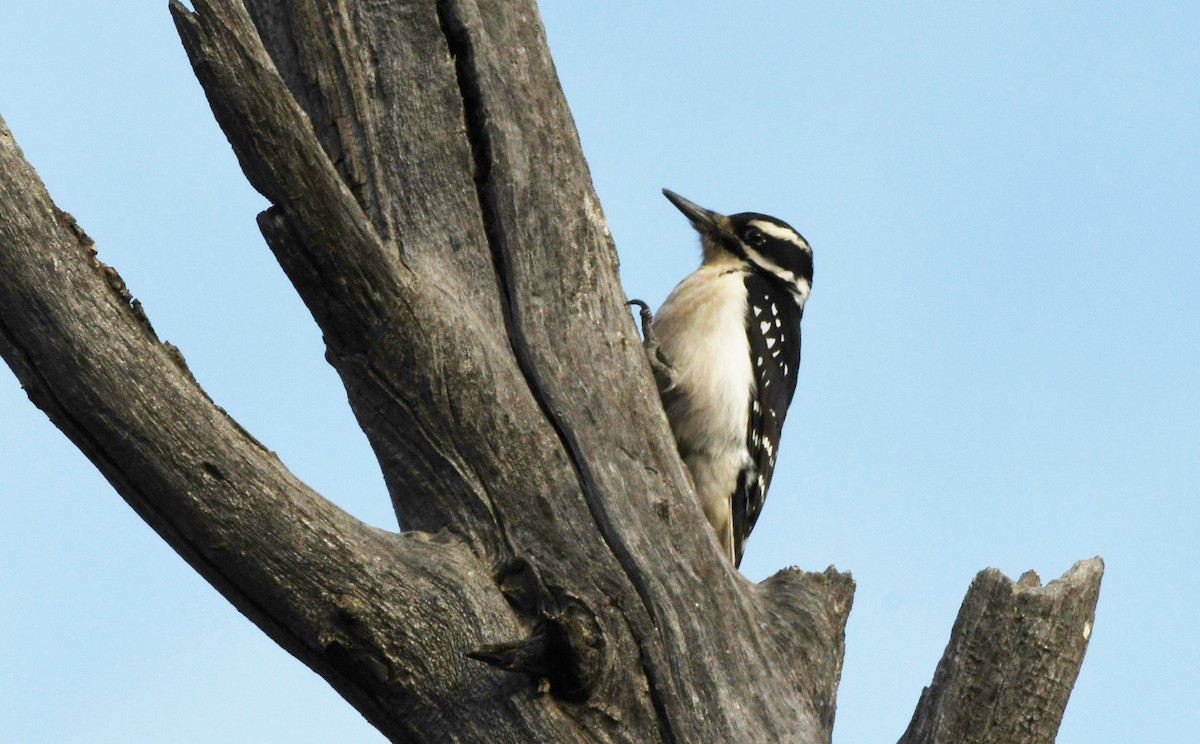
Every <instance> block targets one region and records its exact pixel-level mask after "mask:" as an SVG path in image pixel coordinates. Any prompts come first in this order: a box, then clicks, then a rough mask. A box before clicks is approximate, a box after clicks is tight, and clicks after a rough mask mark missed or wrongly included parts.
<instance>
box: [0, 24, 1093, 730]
mask: <svg viewBox="0 0 1200 744" xmlns="http://www.w3.org/2000/svg"><path fill="white" fill-rule="evenodd" d="M171 12H172V13H173V14H174V17H175V20H176V24H177V26H178V30H179V33H180V36H181V37H182V39H183V43H184V46H185V47H186V49H187V53H188V55H189V57H190V58H191V61H192V64H193V67H194V69H195V72H196V75H197V77H198V78H199V80H200V82H201V84H202V85H203V87H204V90H205V92H206V93H207V95H208V99H209V101H210V103H211V105H212V109H213V112H214V114H215V115H216V117H217V119H218V121H219V122H220V125H221V126H222V128H223V129H224V130H225V133H226V135H227V136H228V138H229V141H230V142H231V144H232V145H233V148H234V150H235V151H236V154H237V157H238V159H239V161H240V163H241V166H242V169H243V170H244V171H245V174H246V177H247V178H248V179H249V180H250V182H251V183H252V184H253V186H254V187H255V188H256V189H257V190H258V191H260V192H261V193H262V194H263V195H265V196H266V197H267V198H268V199H269V200H270V202H271V204H272V205H273V206H271V208H269V209H268V210H266V211H265V212H263V213H262V214H261V215H259V218H258V222H259V226H260V228H261V230H262V233H263V236H264V237H265V238H266V242H267V245H268V246H269V247H270V249H271V250H272V251H273V252H274V254H275V256H276V258H277V259H278V260H279V263H280V264H281V265H282V267H283V269H284V271H285V272H286V273H287V275H288V277H289V278H290V280H291V281H292V283H293V284H294V285H295V288H296V291H297V292H299V294H300V296H301V298H302V299H303V301H304V302H305V304H306V305H307V306H308V308H309V310H310V311H311V312H312V315H313V317H314V318H315V319H316V321H317V323H318V324H319V326H320V328H321V330H322V332H323V334H324V339H325V343H326V346H327V357H328V360H329V362H330V363H331V364H332V365H333V366H334V367H335V368H336V370H337V372H338V373H339V375H340V376H341V378H342V380H343V382H344V383H345V387H346V392H347V394H348V397H349V401H350V404H351V406H352V407H353V410H354V413H355V415H356V416H357V418H358V421H359V423H360V424H361V426H362V428H363V430H364V431H365V432H366V434H367V436H368V438H369V440H370V442H371V445H372V447H373V449H374V451H375V454H376V456H377V457H378V460H379V464H380V467H381V468H382V470H383V474H384V477H385V480H386V483H387V487H388V490H389V493H390V495H391V499H392V501H393V503H394V505H395V511H396V514H397V517H398V519H399V521H400V523H401V524H402V525H403V526H404V527H405V529H406V531H405V532H401V533H391V532H385V531H381V530H378V529H375V528H372V527H369V526H366V525H363V524H361V523H359V522H357V521H356V520H355V519H353V518H351V517H350V516H348V515H346V514H345V513H343V512H342V511H340V510H339V509H337V508H336V507H335V506H333V505H332V504H330V503H329V502H327V501H326V500H324V499H323V498H321V497H320V496H319V495H318V494H316V493H314V492H313V491H312V490H311V489H310V488H308V487H307V486H305V484H304V483H302V482H300V481H299V480H298V479H297V478H296V477H295V476H293V475H292V474H291V473H290V472H288V471H287V470H286V469H285V468H284V467H283V466H282V465H281V464H280V462H279V460H278V459H277V458H276V457H275V456H274V454H273V453H272V452H271V451H270V450H269V449H268V448H266V447H264V446H263V445H262V444H260V443H259V442H258V441H257V440H255V439H254V437H253V436H252V435H251V434H250V433H248V432H247V431H245V430H244V429H243V428H242V427H240V426H239V425H238V424H237V423H236V422H235V421H233V420H232V419H231V418H230V417H229V416H228V415H226V413H225V412H224V411H223V410H222V409H221V408H220V407H219V406H218V405H217V404H216V403H215V402H214V401H212V400H211V399H210V398H209V397H208V396H207V395H206V394H205V393H204V391H203V390H201V389H200V387H199V386H198V385H197V384H196V383H195V381H194V380H193V378H192V376H191V375H190V374H189V372H188V368H187V365H186V364H185V363H184V359H183V356H182V355H181V354H180V352H179V350H178V349H176V348H174V347H172V346H170V345H169V344H164V343H161V342H160V341H159V339H158V337H157V336H156V335H155V333H154V330H153V328H152V327H151V324H150V321H149V319H148V318H147V317H146V314H145V313H144V312H143V311H142V308H141V306H140V304H139V303H138V302H137V300H135V299H133V298H132V296H131V294H130V291H129V290H128V289H127V288H126V287H125V285H124V283H123V282H122V281H121V279H120V277H119V276H118V275H117V272H116V271H115V270H114V269H112V268H111V267H108V266H106V265H104V264H103V263H101V262H100V261H99V259H98V258H97V254H96V248H95V246H94V244H93V243H92V241H91V240H89V239H88V237H87V235H86V234H85V233H84V232H83V230H82V229H81V228H80V227H79V226H78V225H77V224H76V223H75V221H74V220H73V219H72V218H71V216H70V215H68V214H66V213H65V212H63V211H61V210H59V209H58V208H57V207H56V206H55V205H54V204H53V202H52V201H51V200H50V197H49V195H48V194H47V193H46V191H45V189H44V187H43V186H42V184H41V183H40V181H39V180H38V179H37V176H36V174H35V173H34V171H33V169H32V168H31V167H30V166H29V165H28V164H27V163H26V162H25V161H24V159H23V157H22V155H21V152H20V150H19V149H18V148H17V146H16V144H15V143H14V142H13V139H12V136H11V134H10V132H9V131H8V130H7V128H6V127H3V126H2V125H0V171H2V174H3V178H2V179H0V267H2V270H0V353H2V354H3V356H4V359H5V360H6V361H7V362H8V364H9V365H10V366H11V367H12V369H13V370H14V371H15V373H16V374H17V376H18V378H19V379H20V381H21V383H22V384H23V385H24V387H25V389H26V391H27V392H28V394H29V397H30V399H31V400H32V401H33V402H34V403H35V404H36V405H37V406H39V407H40V408H41V409H42V410H43V411H45V412H46V413H47V414H48V415H49V417H50V418H51V420H52V421H53V422H54V423H55V424H56V425H57V426H58V427H59V428H60V429H62V430H63V432H65V433H66V435H67V436H68V437H70V438H71V440H72V441H73V442H74V443H75V444H76V445H77V446H78V447H79V448H80V449H81V450H82V451H83V452H84V453H85V454H86V455H87V457H88V458H90V459H91V461H92V462H93V463H94V464H95V465H96V467H97V468H99V469H100V470H101V471H102V472H103V473H104V475H105V476H106V477H107V479H108V480H109V482H111V483H112V485H113V486H114V488H115V489H116V490H117V492H119V493H120V494H121V496H122V497H124V498H125V499H126V500H127V501H128V502H129V503H130V504H131V505H132V506H133V508H134V509H135V510H137V512H138V513H139V514H140V515H141V516H142V518H143V519H145V521H146V522H147V523H148V524H149V525H150V526H151V527H153V528H154V529H155V530H156V531H157V532H158V533H159V535H161V536H162V538H163V539H164V540H166V541H167V542H168V543H170V545H171V546H172V547H173V548H174V549H175V550H177V551H178V552H179V553H180V554H181V555H182V556H183V557H184V558H185V559H186V560H187V561H188V562H189V563H190V564H191V566H192V567H193V568H195V569H196V570H197V571H198V572H200V573H201V574H202V575H203V576H204V577H205V578H206V579H207V580H208V581H209V582H210V583H212V585H213V586H214V587H216V588H217V590H218V591H220V592H221V593H222V594H223V595H224V596H225V597H226V598H227V599H228V600H229V601H230V602H232V603H233V604H234V605H236V606H237V607H238V609H240V610H241V611H242V612H243V613H245V615H246V616H247V617H249V618H250V619H251V620H252V621H253V622H255V623H256V624H257V625H258V626H259V627H260V628H262V630H263V631H264V632H266V633H267V634H268V635H270V637H271V638H273V639H274V640H275V641H276V642H277V643H279V645H280V646H282V647H283V648H285V649H287V651H288V652H290V653H291V654H293V655H295V656H296V657H298V658H299V659H301V660H302V661H303V662H304V663H305V664H307V665H308V666H309V667H311V668H312V669H313V670H314V671H315V672H317V673H318V674H320V675H321V676H322V677H324V678H325V679H326V680H328V682H329V683H330V684H331V685H332V686H333V687H334V688H336V689H337V690H338V692H340V693H341V694H342V695H343V696H344V697H345V698H346V700H347V701H349V702H350V704H351V705H353V706H355V707H356V708H357V709H358V710H359V711H361V712H362V714H363V715H365V716H366V717H367V718H368V719H369V720H370V721H371V723H372V724H374V725H375V726H376V727H378V728H379V730H380V731H382V732H383V733H384V734H385V735H386V736H388V737H390V738H391V739H393V740H396V741H414V742H420V741H428V742H449V741H461V742H533V741H542V742H572V741H578V742H585V741H587V742H597V741H604V742H615V741H624V742H647V741H661V742H719V741H764V742H766V741H795V742H821V741H828V740H829V738H830V731H831V728H832V725H833V717H834V700H835V693H836V690H837V685H838V680H839V676H840V673H841V666H842V650H843V646H842V642H843V627H844V625H845V622H846V617H847V614H848V613H849V611H850V604H851V597H852V594H853V589H854V584H853V582H852V580H851V579H850V576H849V575H848V574H843V573H839V572H837V571H835V570H833V569H832V568H831V569H829V570H826V571H823V572H818V573H809V572H805V571H801V570H798V569H786V570H783V571H781V572H780V573H778V574H776V575H775V576H773V577H771V578H770V579H767V580H766V581H764V582H762V583H760V584H752V583H750V582H748V581H746V580H745V579H744V578H743V577H742V576H741V575H739V574H738V573H737V572H736V571H735V570H733V569H732V568H731V567H730V566H729V565H728V564H727V563H726V562H725V561H723V560H722V558H721V556H720V553H719V551H718V550H717V548H716V546H715V543H714V540H713V538H712V537H711V535H710V532H709V530H708V528H707V526H706V523H705V522H704V519H703V517H702V515H701V512H700V509H699V508H698V505H697V504H696V503H695V499H694V497H693V496H692V495H691V493H690V490H689V486H688V480H687V477H686V476H685V474H684V470H683V467H682V465H681V464H680V460H679V457H678V456H677V453H676V452H675V449H674V447H673V443H672V439H671V435H670V432H669V431H668V428H667V424H666V421H665V418H664V416H663V413H662V410H661V408H660V405H659V402H658V399H657V396H656V392H655V388H654V384H653V381H652V378H651V375H650V372H649V369H648V367H647V365H646V361H645V359H644V358H643V356H642V352H641V349H640V346H639V343H638V337H637V335H636V331H635V329H634V326H633V323H632V320H631V318H630V316H629V314H628V312H627V311H626V309H625V307H624V302H625V299H626V298H625V296H624V294H623V292H622V291H621V287H620V284H619V283H618V280H617V257H616V252H615V250H614V246H613V244H612V241H611V239H610V237H609V233H608V230H607V228H606V225H605V220H604V216H603V214H602V212H601V209H600V205H599V203H598V202H597V199H596V196H595V194H594V193H593V191H592V187H591V183H590V179H589V175H588V171H587V166H586V164H585V161H584V157H583V153H582V152H581V150H580V146H579V142H578V139H577V137H576V133H575V130H574V127H573V124H572V121H571V117H570V114H569V112H568V110H567V106H566V103H565V101H564V99H563V96H562V93H561V91H560V88H559V85H558V81H557V78H556V76H555V73H554V67H553V64H552V63H551V59H550V56H549V53H548V51H547V47H546V43H545V39H544V38H543V32H542V28H541V23H540V19H539V16H538V12H537V8H536V6H535V3H534V2H533V0H436V1H435V0H371V1H370V2H368V1H367V0H338V1H336V2H335V1H333V0H196V1H195V10H194V11H191V10H188V9H187V8H185V7H184V6H183V5H181V4H179V3H178V2H175V3H173V4H172V6H171ZM1101 570H1102V569H1101V564H1100V562H1099V561H1098V560H1092V561H1089V562H1084V563H1081V564H1079V565H1077V566H1076V567H1075V568H1074V569H1072V570H1071V571H1070V572H1069V573H1068V574H1067V575H1066V576H1065V577H1064V578H1063V579H1061V580H1060V581H1057V582H1053V583H1051V584H1050V585H1049V586H1047V587H1045V588H1040V587H1039V586H1038V582H1037V581H1036V578H1035V579H1033V580H1028V579H1023V580H1022V581H1020V582H1018V583H1016V584H1014V583H1012V582H1011V581H1009V580H1008V579H1006V578H1004V577H1003V576H1001V575H999V574H998V573H996V572H992V571H985V572H983V573H981V574H980V575H979V578H978V579H976V581H975V583H974V584H973V585H972V588H971V590H970V592H969V594H968V596H967V599H966V601H965V603H964V605H963V610H962V612H961V614H960V616H959V619H958V622H957V623H956V624H955V626H954V631H953V634H952V637H951V641H950V646H949V647H948V649H947V651H946V655H945V657H944V658H943V659H942V662H941V664H939V665H938V668H937V671H936V673H935V675H934V679H933V683H932V685H931V686H930V687H929V688H927V689H926V691H925V692H924V694H923V695H922V696H921V699H920V703H919V706H918V709H917V712H916V715H915V716H914V718H913V722H912V725H911V726H910V728H909V731H908V732H907V733H906V734H905V735H904V738H903V741H905V742H934V741H944V742H962V741H992V742H1025V741H1049V740H1051V739H1053V736H1054V732H1055V731H1056V729H1057V726H1058V722H1059V720H1060V717H1061V715H1062V712H1063V708H1064V706H1065V705H1066V700H1067V697H1068V695H1069V693H1070V689H1071V686H1072V685H1073V683H1074V679H1075V676H1076V674H1077V673H1078V669H1079V665H1080V663H1081V662H1082V658H1083V654H1084V650H1085V648H1086V645H1087V638H1088V635H1089V630H1090V623H1091V620H1092V616H1093V612H1094V607H1095V602H1096V597H1097V592H1098V589H1099V581H1100V575H1101Z"/></svg>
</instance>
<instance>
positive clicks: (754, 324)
mask: <svg viewBox="0 0 1200 744" xmlns="http://www.w3.org/2000/svg"><path fill="white" fill-rule="evenodd" d="M746 290H747V296H748V298H749V301H748V303H747V307H746V331H747V335H748V336H749V338H750V367H751V369H752V370H753V372H754V382H755V391H754V395H753V396H752V397H751V404H750V417H749V426H748V429H747V432H746V446H747V449H748V450H749V453H750V460H751V463H752V466H751V467H750V468H747V469H744V470H743V471H742V472H741V474H740V475H739V477H738V486H737V490H736V491H735V492H734V494H733V546H734V556H735V563H736V564H738V565H741V562H742V553H743V552H744V551H745V547H746V539H747V538H748V537H750V531H751V530H753V529H754V523H755V522H757V521H758V515H759V514H760V513H761V512H762V508H763V503H764V502H765V501H766V498H767V489H768V488H770V486H771V474H772V473H774V471H775V459H776V457H777V456H778V453H779V435H780V433H781V432H782V431H783V419H784V416H786V415H787V409H788V406H789V405H790V404H791V402H792V395H793V394H794V393H795V392H796V378H797V374H798V372H799V368H800V317H801V314H802V310H801V309H800V307H799V306H798V305H797V304H796V301H795V300H794V299H793V297H792V294H791V292H789V291H788V290H787V289H786V288H783V287H781V286H779V285H778V284H776V283H775V282H773V281H771V280H770V279H767V278H764V277H761V276H758V275H756V274H753V273H748V274H747V275H746Z"/></svg>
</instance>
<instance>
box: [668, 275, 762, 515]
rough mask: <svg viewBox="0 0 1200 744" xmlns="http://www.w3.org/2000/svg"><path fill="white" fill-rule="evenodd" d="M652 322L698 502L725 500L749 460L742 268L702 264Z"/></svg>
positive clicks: (749, 382)
mask: <svg viewBox="0 0 1200 744" xmlns="http://www.w3.org/2000/svg"><path fill="white" fill-rule="evenodd" d="M653 325H654V332H655V335H656V336H657V337H658V340H659V343H660V344H661V345H662V348H663V350H664V351H665V352H666V354H667V357H668V358H669V359H670V360H671V363H672V364H673V365H674V367H675V373H676V388H677V390H676V394H675V395H669V396H665V400H664V403H665V406H666V411H667V417H668V418H669V419H670V421H671V428H672V429H673V430H674V432H675V439H676V441H677V442H678V443H679V449H680V454H681V455H683V458H684V460H685V461H686V462H688V465H689V468H690V469H691V470H692V476H693V479H694V480H695V481H696V483H695V485H696V490H697V492H698V493H699V495H700V497H701V499H702V500H705V499H706V498H707V499H716V498H724V499H726V500H728V497H729V495H730V494H732V493H733V490H734V488H735V486H736V482H737V475H738V471H739V470H740V469H741V468H742V467H743V466H744V465H745V464H746V463H747V462H748V454H747V452H746V429H747V425H748V416H749V401H750V397H751V396H750V393H751V391H752V389H753V387H754V384H755V383H754V377H753V373H752V370H751V366H750V344H749V342H748V341H747V338H746V289H745V273H744V270H743V269H742V267H741V265H740V264H731V263H728V262H722V263H720V264H714V265H704V266H701V267H700V268H699V269H697V270H696V271H695V272H693V273H692V274H690V275H688V276H687V277H686V278H685V279H684V280H683V281H682V282H680V283H679V286H677V287H675V289H674V290H672V292H671V295H670V296H669V297H668V298H667V300H666V302H664V303H663V306H662V307H661V308H660V309H659V312H658V314H657V315H656V316H655V318H654V324H653ZM714 458H716V459H714ZM718 460H719V461H718ZM710 506H712V507H715V506H716V504H706V505H705V508H706V511H707V510H708V509H709V508H710ZM725 508H728V507H727V506H726V507H725Z"/></svg>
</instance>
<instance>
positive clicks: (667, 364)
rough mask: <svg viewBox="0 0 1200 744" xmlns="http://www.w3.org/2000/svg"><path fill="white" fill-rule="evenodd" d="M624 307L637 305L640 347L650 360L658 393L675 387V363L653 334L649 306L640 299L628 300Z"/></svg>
mask: <svg viewBox="0 0 1200 744" xmlns="http://www.w3.org/2000/svg"><path fill="white" fill-rule="evenodd" d="M625 305H626V307H629V306H633V305H637V307H638V314H639V316H640V319H641V324H642V349H643V350H645V352H646V360H647V361H649V362H650V370H651V371H652V372H653V373H654V382H655V383H656V384H657V385H658V392H659V394H660V395H661V394H663V393H666V392H667V391H668V390H671V389H672V388H674V387H675V365H673V364H671V360H670V359H669V358H668V357H667V354H666V352H664V351H663V350H662V346H660V345H659V343H658V337H657V336H656V335H654V326H653V325H652V323H653V321H654V313H652V312H650V306H649V305H647V304H646V303H645V302H642V301H641V300H630V301H629V302H626V303H625Z"/></svg>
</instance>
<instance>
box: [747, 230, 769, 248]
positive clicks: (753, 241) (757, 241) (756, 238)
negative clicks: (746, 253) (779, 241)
mask: <svg viewBox="0 0 1200 744" xmlns="http://www.w3.org/2000/svg"><path fill="white" fill-rule="evenodd" d="M743 237H744V238H745V239H746V242H747V243H749V244H750V245H762V244H763V243H765V242H767V236H766V235H763V234H762V231H761V230H759V229H758V228H754V227H751V228H749V229H747V230H746V232H745V234H744V235H743Z"/></svg>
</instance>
